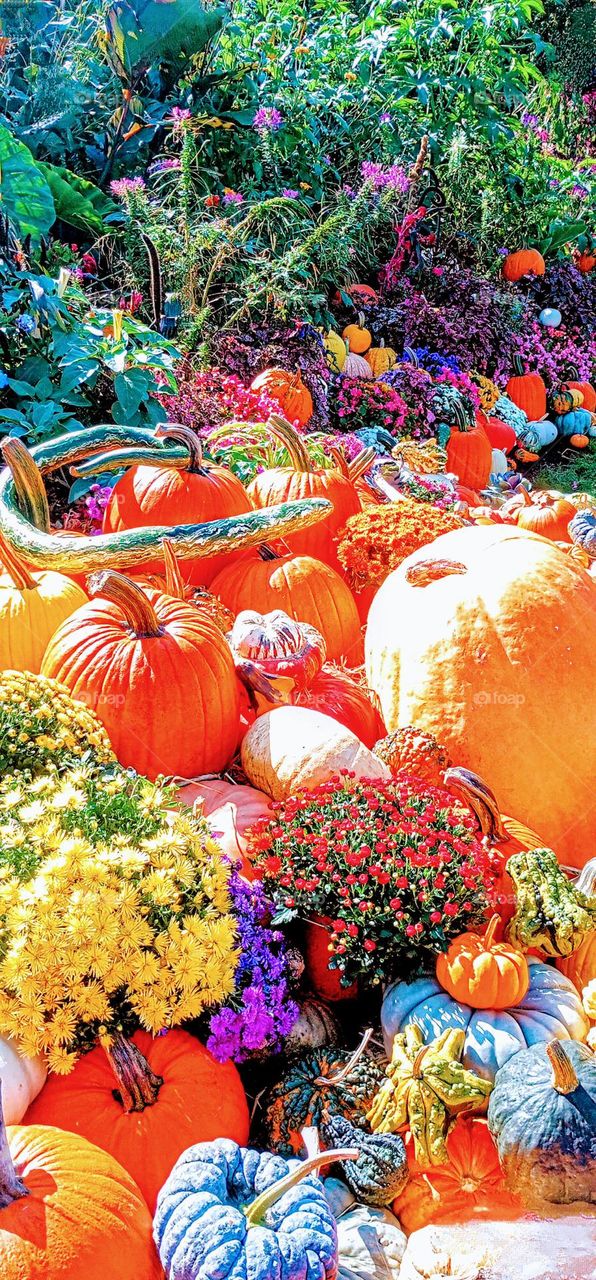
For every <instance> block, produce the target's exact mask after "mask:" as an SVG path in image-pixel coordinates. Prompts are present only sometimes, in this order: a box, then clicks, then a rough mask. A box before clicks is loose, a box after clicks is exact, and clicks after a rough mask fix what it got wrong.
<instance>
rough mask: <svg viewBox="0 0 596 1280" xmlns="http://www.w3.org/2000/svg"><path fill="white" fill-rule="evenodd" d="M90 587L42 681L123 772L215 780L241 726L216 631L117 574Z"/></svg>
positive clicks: (59, 634) (178, 603)
mask: <svg viewBox="0 0 596 1280" xmlns="http://www.w3.org/2000/svg"><path fill="white" fill-rule="evenodd" d="M328 572H329V573H330V572H331V570H329V571H328ZM90 583H91V584H92V589H93V592H94V594H97V595H98V597H99V598H97V599H94V600H91V601H89V602H88V603H87V604H85V605H83V607H82V608H81V609H77V611H76V613H74V614H73V615H72V616H71V617H70V618H68V619H67V620H66V622H64V623H63V624H62V626H61V627H60V628H59V629H58V631H56V633H55V634H54V636H53V637H52V639H51V641H50V643H49V645H48V648H47V650H46V653H45V656H44V660H43V665H42V673H43V675H46V676H50V677H51V678H53V679H56V680H60V681H61V683H62V684H64V685H66V688H67V689H68V690H69V691H70V693H72V695H73V696H74V697H75V698H78V699H80V701H81V702H85V703H86V705H87V706H89V707H91V708H92V709H93V710H94V711H96V712H97V715H98V716H99V718H100V720H101V721H102V722H103V724H104V725H105V728H106V730H107V733H108V736H109V738H110V741H111V743H112V746H113V748H114V751H115V753H116V755H117V757H118V760H119V761H120V763H121V764H123V765H126V766H129V765H130V766H132V767H133V768H134V769H136V770H137V772H139V773H144V774H147V776H148V777H151V778H155V777H157V775H158V774H160V773H164V774H168V775H169V774H176V775H180V776H182V777H184V778H192V777H193V776H194V775H195V774H200V773H207V772H214V773H217V772H219V770H220V769H222V768H223V767H224V765H226V764H228V762H229V760H230V759H231V757H232V755H233V754H234V749H235V747H236V743H237V741H238V727H239V721H240V704H239V696H238V688H237V684H236V674H235V671H234V663H233V660H232V655H231V653H230V650H229V648H228V645H227V644H226V641H225V639H224V637H223V636H222V634H221V632H220V631H219V630H218V629H217V627H216V626H214V624H213V623H212V622H211V621H210V619H209V618H208V617H207V616H206V615H205V614H202V613H201V611H200V610H198V609H195V608H194V606H193V605H190V604H187V603H186V602H185V601H183V600H172V599H170V597H169V596H163V595H158V594H156V593H151V598H149V596H148V595H146V594H145V592H144V591H143V590H142V588H141V587H139V586H138V585H137V584H136V583H134V582H132V581H130V579H128V578H125V577H123V576H122V575H121V574H118V573H113V572H111V571H110V570H106V571H105V572H104V573H100V574H98V575H96V576H95V577H94V578H92V579H90ZM342 585H343V584H342ZM345 590H346V591H347V587H346V588H345Z"/></svg>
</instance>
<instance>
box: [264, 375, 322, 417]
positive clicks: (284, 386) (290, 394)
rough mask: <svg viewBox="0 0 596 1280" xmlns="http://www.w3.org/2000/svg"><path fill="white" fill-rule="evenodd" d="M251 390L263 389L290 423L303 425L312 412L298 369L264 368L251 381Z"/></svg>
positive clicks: (311, 403) (309, 396)
mask: <svg viewBox="0 0 596 1280" xmlns="http://www.w3.org/2000/svg"><path fill="white" fill-rule="evenodd" d="M250 385H251V388H252V390H253V391H264V392H265V394H266V395H268V396H269V399H270V400H273V401H274V403H275V404H277V405H279V410H280V413H283V415H284V417H285V418H287V419H288V421H289V422H291V423H297V424H298V426H299V427H305V426H306V424H307V422H310V419H311V418H312V414H313V402H312V396H311V394H310V391H309V390H308V387H305V385H304V383H303V381H302V375H301V372H300V369H298V370H297V372H296V373H288V371H287V370H286V369H265V370H264V372H263V373H259V374H257V376H256V378H253V380H252V382H251V384H250Z"/></svg>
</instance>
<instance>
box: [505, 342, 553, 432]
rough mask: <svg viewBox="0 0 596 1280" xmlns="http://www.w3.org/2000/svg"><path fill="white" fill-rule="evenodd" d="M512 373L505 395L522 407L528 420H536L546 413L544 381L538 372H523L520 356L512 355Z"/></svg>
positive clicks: (519, 407)
mask: <svg viewBox="0 0 596 1280" xmlns="http://www.w3.org/2000/svg"><path fill="white" fill-rule="evenodd" d="M513 368H514V371H515V372H514V375H513V377H512V378H510V379H509V382H508V383H507V395H508V396H509V399H510V400H513V403H514V404H516V405H517V407H518V409H523V411H524V413H525V414H527V416H528V419H529V421H530V422H538V420H539V419H540V418H544V416H545V414H546V383H545V382H544V379H543V378H541V377H540V374H539V373H524V366H523V361H522V360H521V358H520V356H518V355H515V356H514V357H513Z"/></svg>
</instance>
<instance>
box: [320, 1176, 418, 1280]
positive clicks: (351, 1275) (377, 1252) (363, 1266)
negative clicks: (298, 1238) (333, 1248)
mask: <svg viewBox="0 0 596 1280" xmlns="http://www.w3.org/2000/svg"><path fill="white" fill-rule="evenodd" d="M325 1195H326V1196H327V1200H328V1202H329V1204H330V1206H331V1209H332V1211H333V1213H334V1215H335V1218H336V1220H337V1251H338V1255H339V1265H338V1270H337V1277H338V1280H398V1276H399V1275H400V1267H401V1260H402V1257H403V1255H404V1252H405V1248H406V1243H407V1240H406V1236H405V1234H404V1232H403V1231H402V1229H401V1227H400V1225H399V1222H398V1220H397V1218H396V1217H395V1214H393V1213H391V1210H390V1209H372V1208H370V1207H369V1206H368V1205H366V1204H360V1202H359V1201H358V1200H356V1199H355V1197H354V1196H353V1195H352V1192H351V1191H349V1190H348V1188H347V1187H346V1186H345V1185H344V1183H343V1182H340V1181H339V1180H338V1179H336V1178H326V1180H325Z"/></svg>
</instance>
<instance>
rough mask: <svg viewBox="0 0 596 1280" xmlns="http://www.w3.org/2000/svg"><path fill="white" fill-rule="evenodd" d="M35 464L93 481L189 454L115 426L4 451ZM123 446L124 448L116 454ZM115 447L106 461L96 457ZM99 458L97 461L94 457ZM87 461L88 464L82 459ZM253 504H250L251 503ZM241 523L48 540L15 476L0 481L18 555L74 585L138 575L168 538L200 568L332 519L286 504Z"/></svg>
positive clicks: (1, 522) (0, 517)
mask: <svg viewBox="0 0 596 1280" xmlns="http://www.w3.org/2000/svg"><path fill="white" fill-rule="evenodd" d="M19 446H20V450H21V452H24V453H25V455H26V456H30V457H31V458H32V459H33V461H34V462H35V463H36V465H37V466H38V468H39V469H40V471H42V472H44V473H46V472H53V471H58V470H60V469H61V468H62V467H72V464H73V463H77V462H79V466H78V467H77V468H76V469H75V470H76V474H77V475H94V474H97V473H99V472H101V471H106V470H107V471H113V470H119V469H121V468H122V467H130V466H131V465H133V466H139V465H141V464H142V463H145V462H147V463H149V464H150V465H151V466H152V469H153V470H155V468H156V467H157V468H158V469H163V467H164V464H166V465H167V469H168V470H171V469H172V467H174V468H175V467H180V466H184V464H185V463H186V462H187V460H188V450H187V449H186V450H184V452H183V451H182V450H181V449H180V447H179V446H167V445H166V446H161V447H160V445H159V442H158V441H157V440H156V438H155V436H154V435H153V433H152V432H150V431H148V430H146V429H144V428H140V427H123V426H117V425H115V424H113V423H112V424H109V425H107V426H98V427H87V428H84V429H82V430H81V431H73V432H72V433H70V434H68V435H65V436H58V437H57V439H54V440H49V441H46V442H45V443H44V444H41V445H36V446H35V448H34V449H32V451H31V455H28V452H27V450H26V449H25V448H24V445H22V443H21V441H20V440H16V439H15V438H13V437H6V439H5V440H3V441H2V443H1V445H0V448H1V449H2V453H3V455H4V458H5V460H6V459H7V458H8V456H9V453H11V454H12V453H14V452H16V450H17V449H18V448H19ZM118 446H124V447H118ZM110 447H112V449H111V451H110V452H108V453H103V454H102V455H100V456H97V455H98V450H102V449H103V450H105V449H109V448H110ZM90 455H93V456H90ZM82 458H87V459H88V462H87V463H84V462H83V463H80V459H82ZM246 501H247V503H248V499H247V500H246ZM244 510H245V511H247V514H246V515H245V516H244V518H243V519H242V520H239V518H238V517H237V516H229V517H227V518H225V519H218V520H216V521H211V522H209V523H207V524H182V525H177V526H176V527H175V528H170V527H167V528H164V527H163V526H160V527H157V528H155V527H154V528H142V529H130V530H127V531H125V532H122V533H116V534H105V535H103V536H101V535H100V536H99V537H94V536H90V537H81V536H80V535H78V534H77V535H76V536H75V535H74V534H70V533H68V532H66V531H61V533H60V535H58V534H57V533H48V532H47V529H46V528H45V526H44V522H43V519H42V517H41V515H40V514H39V512H38V511H37V509H35V510H31V509H28V511H27V512H26V513H23V512H22V511H21V509H20V506H19V500H18V492H17V487H16V485H15V482H14V479H13V477H12V474H11V471H10V468H8V467H7V468H6V469H5V470H4V471H2V472H1V473H0V533H2V534H3V535H4V537H5V539H6V541H7V542H8V543H9V545H10V546H11V547H12V548H13V550H15V551H17V553H18V554H19V555H21V556H22V557H23V559H24V560H26V561H27V563H28V564H31V565H34V566H35V567H36V568H39V569H55V568H58V569H60V570H61V571H62V572H64V573H67V574H68V575H69V576H70V577H73V576H74V577H76V576H77V575H80V574H87V573H91V572H92V571H93V570H95V569H106V568H109V569H126V568H129V569H133V570H134V569H137V570H139V569H140V568H142V567H143V566H145V565H146V564H147V562H148V561H151V559H152V557H153V556H154V555H155V553H156V552H157V551H158V549H159V546H160V544H161V543H162V542H163V539H164V537H167V538H168V539H169V541H170V542H171V543H172V546H173V549H174V551H175V552H176V554H177V555H178V556H179V557H180V558H181V559H183V560H198V559H199V558H202V557H204V556H213V555H215V554H220V553H222V552H224V551H225V552H226V554H229V553H230V552H233V551H242V550H244V549H245V548H247V547H253V546H255V545H257V544H259V543H262V542H263V539H264V538H266V537H269V536H270V537H272V538H275V537H283V536H284V535H285V534H289V533H294V532H295V531H296V530H297V529H302V528H304V527H306V526H307V525H310V524H314V523H316V521H317V520H319V519H322V517H323V516H325V515H327V514H328V507H327V503H326V502H324V501H322V500H320V499H313V500H312V501H306V502H298V503H295V502H294V503H286V504H285V505H284V506H282V507H270V508H268V509H267V510H266V511H250V510H248V506H245V507H244Z"/></svg>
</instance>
